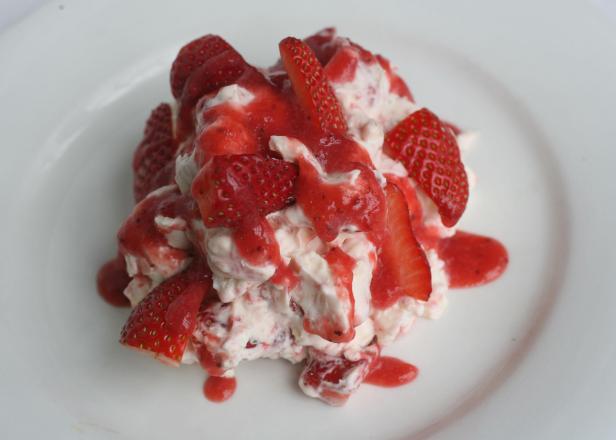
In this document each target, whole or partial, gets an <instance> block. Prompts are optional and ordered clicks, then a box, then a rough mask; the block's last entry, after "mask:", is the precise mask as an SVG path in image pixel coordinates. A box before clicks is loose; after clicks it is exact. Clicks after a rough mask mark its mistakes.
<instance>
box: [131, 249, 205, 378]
mask: <svg viewBox="0 0 616 440" xmlns="http://www.w3.org/2000/svg"><path fill="white" fill-rule="evenodd" d="M211 286H212V279H211V274H210V272H209V268H208V267H207V264H205V263H204V262H203V261H202V260H196V261H194V262H193V263H192V264H191V266H189V267H188V269H186V270H185V271H183V272H181V273H179V274H177V275H175V276H173V277H171V278H169V279H168V280H166V281H164V282H163V283H162V284H160V285H159V286H157V287H156V288H154V290H152V291H151V292H150V293H149V294H148V295H147V296H146V297H145V298H144V299H143V300H142V301H141V302H140V303H139V304H138V305H137V307H135V309H134V310H133V311H132V313H131V314H130V316H129V318H128V320H127V321H126V324H124V328H123V329H122V335H121V336H120V343H122V344H123V345H126V346H128V347H131V348H135V349H137V350H140V351H144V352H146V353H149V354H151V355H153V356H154V357H155V358H157V359H159V360H160V361H162V362H164V363H166V364H169V365H173V366H178V365H179V364H180V361H181V359H182V355H183V354H184V350H185V349H186V345H187V344H188V341H189V340H190V336H191V334H192V332H193V329H194V328H195V324H196V318H197V312H198V311H199V305H200V304H201V301H202V300H203V298H204V297H205V295H207V294H208V293H209V292H210V289H211Z"/></svg>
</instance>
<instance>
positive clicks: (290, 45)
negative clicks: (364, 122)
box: [279, 37, 347, 135]
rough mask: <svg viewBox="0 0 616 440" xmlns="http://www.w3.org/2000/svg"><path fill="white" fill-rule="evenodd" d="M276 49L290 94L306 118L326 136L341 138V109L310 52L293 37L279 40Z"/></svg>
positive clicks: (307, 47)
mask: <svg viewBox="0 0 616 440" xmlns="http://www.w3.org/2000/svg"><path fill="white" fill-rule="evenodd" d="M279 49H280V57H281V59H282V63H283V65H284V68H285V70H286V71H287V73H288V74H289V78H290V79H291V85H292V86H293V90H294V91H295V94H296V95H297V98H298V100H299V103H300V105H301V106H302V108H303V109H304V111H305V112H306V114H307V116H308V118H309V119H310V120H311V121H312V123H313V124H314V125H315V126H317V127H318V128H320V129H321V130H322V131H324V132H326V133H334V134H339V135H344V134H345V133H346V131H347V125H346V121H345V119H344V116H343V114H342V108H341V107H340V103H339V102H338V100H337V99H336V95H334V92H333V90H332V88H331V86H330V85H329V82H328V81H327V77H326V76H325V73H324V72H323V66H321V63H320V62H319V60H318V59H317V57H316V55H315V53H314V52H313V51H312V49H310V47H309V46H308V45H307V44H306V43H304V42H303V41H301V40H298V39H297V38H293V37H287V38H285V39H284V40H282V41H281V42H280V44H279Z"/></svg>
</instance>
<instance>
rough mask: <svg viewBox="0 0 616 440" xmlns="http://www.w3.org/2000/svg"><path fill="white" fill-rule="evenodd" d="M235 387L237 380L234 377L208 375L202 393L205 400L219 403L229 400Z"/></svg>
mask: <svg viewBox="0 0 616 440" xmlns="http://www.w3.org/2000/svg"><path fill="white" fill-rule="evenodd" d="M236 388H237V381H236V380H235V378H234V377H216V376H210V377H208V378H207V379H206V381H205V384H204V385H203V394H205V397H206V399H207V400H210V401H212V402H218V403H220V402H224V401H225V400H229V399H230V398H231V396H233V393H235V389H236Z"/></svg>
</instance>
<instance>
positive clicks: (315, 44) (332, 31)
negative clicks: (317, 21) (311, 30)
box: [304, 27, 338, 66]
mask: <svg viewBox="0 0 616 440" xmlns="http://www.w3.org/2000/svg"><path fill="white" fill-rule="evenodd" d="M335 38H336V28H335V27H328V28H325V29H322V30H320V31H319V32H317V33H316V34H312V35H311V36H309V37H307V38H304V43H306V44H307V45H308V47H310V49H312V51H313V52H314V54H315V56H316V57H317V59H318V60H319V62H320V63H321V65H322V66H325V65H326V64H327V63H328V62H329V60H330V59H331V58H332V56H333V55H334V53H335V52H336V50H337V48H338V44H336V43H335Z"/></svg>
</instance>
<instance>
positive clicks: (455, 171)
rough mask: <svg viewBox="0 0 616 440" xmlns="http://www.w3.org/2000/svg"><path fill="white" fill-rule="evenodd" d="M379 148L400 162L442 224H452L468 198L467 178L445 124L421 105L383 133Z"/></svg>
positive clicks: (454, 143)
mask: <svg viewBox="0 0 616 440" xmlns="http://www.w3.org/2000/svg"><path fill="white" fill-rule="evenodd" d="M383 150H384V151H385V153H386V154H387V155H389V156H390V157H392V158H394V159H397V160H399V161H400V162H402V163H403V164H404V166H405V167H406V169H407V171H408V173H409V175H410V176H411V177H412V178H413V179H414V180H415V181H416V182H417V183H418V184H419V186H420V187H421V189H422V190H423V191H424V192H425V193H426V194H427V195H428V197H430V198H431V199H432V201H433V202H434V203H435V204H436V206H437V207H438V210H439V214H440V215H441V219H442V221H443V224H444V225H445V226H453V225H455V224H456V223H457V222H458V220H459V219H460V217H461V216H462V213H463V212H464V209H465V208H466V203H467V201H468V178H467V176H466V171H465V170H464V164H463V163H462V160H461V158H460V149H459V147H458V144H457V142H456V139H455V137H454V135H453V133H452V131H451V130H450V129H449V127H447V126H446V125H444V124H443V123H442V122H441V121H440V120H439V119H438V117H437V116H436V115H435V114H434V113H432V112H431V111H430V110H428V109H426V108H423V109H421V110H418V111H416V112H414V113H411V114H410V115H409V116H407V117H406V118H405V119H403V120H402V121H401V122H399V123H398V124H397V125H396V126H395V127H394V128H393V129H391V130H390V131H389V132H387V134H386V135H385V142H384V144H383Z"/></svg>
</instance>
